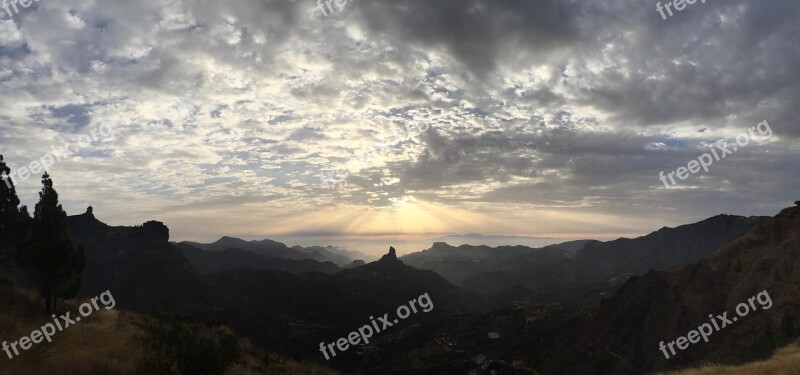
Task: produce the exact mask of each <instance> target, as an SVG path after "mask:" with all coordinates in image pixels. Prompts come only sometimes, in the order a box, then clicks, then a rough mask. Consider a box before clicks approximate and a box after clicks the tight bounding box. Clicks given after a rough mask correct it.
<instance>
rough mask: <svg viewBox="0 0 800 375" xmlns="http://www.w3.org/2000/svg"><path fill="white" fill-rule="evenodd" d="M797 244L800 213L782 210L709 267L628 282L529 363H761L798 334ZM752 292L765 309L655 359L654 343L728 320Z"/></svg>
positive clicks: (639, 368)
mask: <svg viewBox="0 0 800 375" xmlns="http://www.w3.org/2000/svg"><path fill="white" fill-rule="evenodd" d="M798 245H800V207H792V208H787V209H785V210H783V211H781V213H779V214H778V215H776V216H775V217H774V218H772V219H768V220H765V221H763V222H762V223H761V224H759V225H758V226H756V227H755V228H754V229H753V231H751V232H750V233H748V234H746V235H745V236H742V237H741V238H739V239H737V240H735V241H733V242H732V243H730V244H728V245H725V246H723V247H722V248H721V249H719V250H718V251H716V252H715V253H714V254H713V255H711V256H709V257H708V258H706V259H704V260H702V261H700V262H697V263H694V264H691V265H688V266H685V267H682V268H679V269H673V270H668V271H661V272H655V271H650V272H648V273H647V274H646V275H644V276H638V277H632V278H630V279H629V280H628V281H627V282H626V283H625V284H624V285H623V286H622V287H621V288H620V289H619V290H618V291H617V293H615V294H614V295H613V296H612V297H611V298H609V299H608V300H607V301H606V302H605V304H604V306H602V307H601V308H600V309H599V310H597V311H596V312H594V313H592V314H589V315H587V316H585V317H583V318H581V319H576V320H574V321H572V322H570V324H568V325H567V326H566V327H565V328H564V329H562V330H559V331H558V332H555V331H551V332H549V333H546V332H539V333H540V334H541V335H542V336H543V337H548V340H552V341H547V340H546V341H545V344H544V346H543V347H544V348H546V350H543V351H542V352H539V353H536V354H535V355H534V357H535V358H536V362H537V363H538V364H539V365H540V366H541V367H542V368H543V369H549V370H550V371H555V369H563V368H572V369H573V371H574V373H586V374H589V373H594V372H597V371H601V372H614V373H639V372H646V371H650V370H668V369H674V368H678V367H680V366H692V365H695V366H696V365H699V364H701V363H703V362H719V363H728V364H730V363H737V362H743V361H752V360H756V359H761V358H765V357H767V356H769V354H770V353H771V352H772V349H773V348H775V347H776V346H777V345H780V344H781V343H785V342H786V341H787V340H790V339H792V338H794V337H795V336H797V333H798V332H797V331H796V330H795V329H794V324H795V323H794V322H795V320H796V316H797V314H798V311H800V302H798V301H800V298H799V297H800V289H798V285H800V264H798V260H800V246H798ZM761 292H767V297H769V301H770V307H769V309H768V310H767V309H766V308H765V306H766V305H765V304H762V305H761V308H757V309H756V308H754V310H755V311H754V312H752V313H751V314H750V315H747V316H746V318H744V317H742V318H739V321H738V322H736V323H735V324H732V325H730V326H728V327H725V328H724V329H722V330H719V331H715V332H714V333H713V336H712V337H711V339H710V341H709V342H708V343H704V342H701V343H700V344H694V345H691V346H690V348H689V349H688V350H685V351H679V353H678V354H677V355H675V356H673V357H671V358H669V359H666V358H665V356H664V355H662V353H661V352H660V351H659V342H660V341H666V342H669V341H671V340H675V338H676V337H678V336H681V335H685V334H686V333H687V332H689V331H690V330H692V329H696V328H697V327H698V326H700V325H701V324H703V323H707V322H708V321H709V318H708V315H709V314H712V313H713V314H722V313H723V312H726V311H727V312H728V313H729V314H731V315H732V316H734V317H736V316H737V315H735V313H733V311H734V308H736V307H737V305H738V304H740V303H743V302H744V303H746V302H747V301H748V298H753V296H756V295H757V294H759V293H761ZM761 299H766V298H763V296H762V297H759V301H761ZM751 303H754V302H751ZM759 303H761V302H759ZM756 306H758V304H756ZM545 331H546V330H545ZM572 353H581V354H580V355H575V354H572ZM578 359H580V360H579V361H578ZM577 363H580V365H576V364H577Z"/></svg>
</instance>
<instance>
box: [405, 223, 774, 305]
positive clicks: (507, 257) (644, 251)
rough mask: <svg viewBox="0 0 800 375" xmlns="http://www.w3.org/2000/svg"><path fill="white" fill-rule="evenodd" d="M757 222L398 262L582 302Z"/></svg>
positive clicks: (687, 258)
mask: <svg viewBox="0 0 800 375" xmlns="http://www.w3.org/2000/svg"><path fill="white" fill-rule="evenodd" d="M764 219H765V218H763V217H750V218H745V217H740V216H731V215H719V216H715V217H712V218H709V219H706V220H703V221H701V222H698V223H694V224H688V225H683V226H680V227H677V228H662V229H660V230H658V231H656V232H653V233H651V234H648V235H646V236H643V237H639V238H635V239H626V238H622V239H618V240H614V241H610V242H600V241H591V240H582V241H571V242H566V243H563V244H556V245H551V246H547V247H544V248H541V249H533V248H529V247H524V246H501V247H497V248H491V247H487V246H469V245H462V246H459V247H453V246H450V245H447V244H445V243H435V244H434V245H433V246H432V247H431V248H430V249H428V250H425V251H422V252H419V253H414V254H410V255H407V256H405V257H403V260H404V261H406V262H408V263H409V264H411V265H413V266H415V267H418V268H421V269H430V270H433V271H435V272H437V273H439V274H441V275H442V276H444V277H445V278H446V279H448V280H449V281H450V282H452V283H454V284H456V285H459V286H461V287H463V288H465V289H468V290H474V291H479V292H483V293H496V292H499V291H501V290H504V289H507V288H511V287H514V286H516V285H523V286H525V287H527V288H529V289H530V290H532V291H533V293H534V295H536V296H537V298H538V299H540V300H565V299H569V300H570V301H572V302H574V303H581V302H582V301H583V300H584V299H585V298H590V297H591V296H592V295H597V294H599V293H603V292H609V291H613V290H614V288H615V287H618V286H619V285H621V284H622V282H623V281H624V280H625V278H627V277H630V276H632V275H637V274H644V273H645V272H647V270H648V269H656V270H662V269H668V268H672V267H678V266H682V265H686V264H689V263H691V262H695V261H697V260H700V259H702V258H703V257H705V256H708V255H710V254H711V253H712V252H713V251H714V250H716V249H718V248H719V247H720V246H722V245H724V244H726V243H729V242H731V241H733V240H734V239H736V238H738V237H740V236H742V235H743V234H745V233H747V232H749V231H750V230H751V229H752V228H753V227H754V226H755V225H756V224H758V223H759V222H761V221H763V220H764Z"/></svg>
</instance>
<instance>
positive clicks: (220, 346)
mask: <svg viewBox="0 0 800 375" xmlns="http://www.w3.org/2000/svg"><path fill="white" fill-rule="evenodd" d="M144 331H145V337H144V341H145V347H146V349H145V355H144V363H143V367H144V370H145V371H144V372H145V373H157V374H167V375H171V374H175V375H180V374H198V375H218V374H222V373H224V372H225V370H226V369H227V368H228V367H229V366H230V365H231V364H233V363H234V362H236V361H237V360H238V359H239V356H240V355H241V352H240V349H239V339H238V338H237V337H236V336H234V335H232V334H230V333H227V332H224V331H223V330H222V329H221V328H217V329H212V328H207V327H203V326H200V325H197V324H193V323H188V322H187V321H186V319H182V318H167V317H162V318H160V319H158V320H156V321H155V322H153V323H150V324H147V325H146V326H145V327H144Z"/></svg>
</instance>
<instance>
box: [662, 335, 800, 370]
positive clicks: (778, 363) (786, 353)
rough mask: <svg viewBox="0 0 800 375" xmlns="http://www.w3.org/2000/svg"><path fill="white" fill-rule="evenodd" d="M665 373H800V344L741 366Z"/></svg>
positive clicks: (720, 366)
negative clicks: (763, 359)
mask: <svg viewBox="0 0 800 375" xmlns="http://www.w3.org/2000/svg"><path fill="white" fill-rule="evenodd" d="M662 374H664V375H715V374H732V375H768V374H769V375H800V345H798V344H797V343H795V344H792V345H789V346H787V347H785V348H782V349H780V350H778V351H776V352H775V354H774V355H773V356H772V358H770V359H768V360H765V361H759V362H753V363H748V364H745V365H741V366H722V365H706V366H703V367H700V368H696V369H689V370H683V371H675V372H665V373H662Z"/></svg>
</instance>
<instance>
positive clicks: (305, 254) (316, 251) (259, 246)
mask: <svg viewBox="0 0 800 375" xmlns="http://www.w3.org/2000/svg"><path fill="white" fill-rule="evenodd" d="M181 244H184V245H189V246H192V247H194V248H198V249H201V250H206V251H222V250H228V249H240V250H244V251H249V252H253V253H256V254H258V255H262V256H266V257H270V258H284V259H313V260H316V261H319V262H331V263H334V264H336V265H338V266H344V265H346V264H348V263H350V262H352V261H353V259H350V258H348V257H347V256H345V255H342V254H340V253H337V252H334V251H332V250H333V248H330V247H329V248H325V247H321V246H312V247H308V248H306V247H302V246H294V247H292V248H290V247H288V246H286V245H285V244H283V243H281V242H277V241H273V240H269V239H265V240H260V241H245V240H243V239H240V238H234V237H227V236H225V237H222V238H220V239H219V240H217V241H216V242H213V243H210V244H203V243H198V242H190V241H184V242H181V243H179V245H181Z"/></svg>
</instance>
